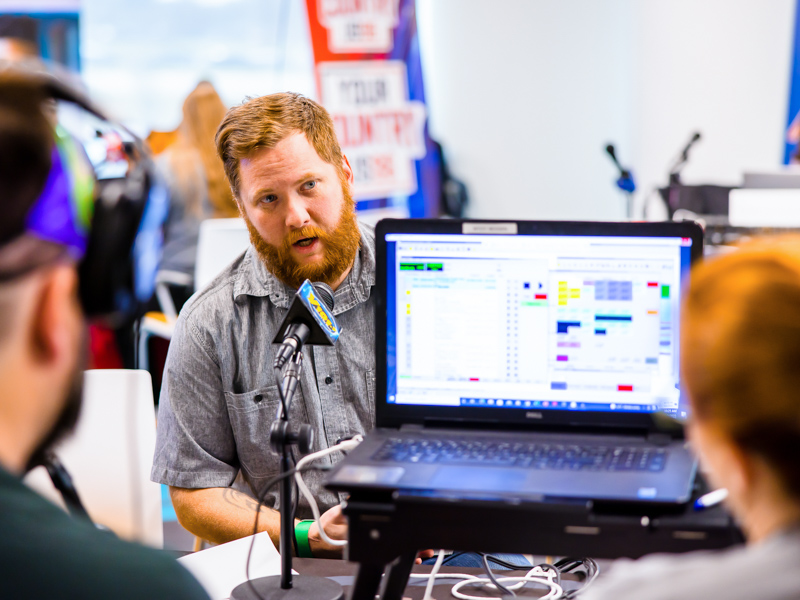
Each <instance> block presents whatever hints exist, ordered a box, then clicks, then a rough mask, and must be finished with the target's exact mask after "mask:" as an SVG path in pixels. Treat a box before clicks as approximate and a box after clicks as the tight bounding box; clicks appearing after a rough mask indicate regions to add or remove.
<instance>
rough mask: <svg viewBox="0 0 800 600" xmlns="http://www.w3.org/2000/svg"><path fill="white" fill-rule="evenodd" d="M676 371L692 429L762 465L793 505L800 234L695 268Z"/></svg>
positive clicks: (798, 420)
mask: <svg viewBox="0 0 800 600" xmlns="http://www.w3.org/2000/svg"><path fill="white" fill-rule="evenodd" d="M681 368H682V371H683V377H684V379H685V382H686V387H687V390H688V393H689V397H690V401H691V405H692V413H693V417H692V418H693V420H694V423H695V428H696V429H700V430H702V431H703V432H704V437H705V438H706V439H720V440H725V441H726V442H730V443H731V444H732V447H734V448H736V449H737V450H739V451H741V452H742V453H744V455H747V456H750V457H754V458H755V459H757V460H758V461H760V462H761V463H762V464H764V465H766V466H768V467H769V469H770V470H771V471H772V473H774V475H775V478H776V481H777V482H779V484H780V486H781V487H782V489H783V491H784V492H785V494H786V495H787V496H788V497H791V498H792V499H793V500H794V501H796V502H797V503H800V461H797V459H796V456H797V455H798V452H800V236H798V235H787V236H779V237H774V238H764V239H760V240H755V241H752V242H748V243H746V244H743V245H742V246H741V247H740V248H739V249H738V250H736V251H734V252H732V253H730V254H727V255H725V256H723V257H720V258H716V259H713V260H709V261H707V262H705V263H703V264H701V265H700V266H699V267H697V268H696V269H695V270H694V271H693V273H692V281H691V284H690V289H689V292H688V295H687V298H686V301H685V304H684V310H683V338H682V343H681ZM705 434H708V435H705Z"/></svg>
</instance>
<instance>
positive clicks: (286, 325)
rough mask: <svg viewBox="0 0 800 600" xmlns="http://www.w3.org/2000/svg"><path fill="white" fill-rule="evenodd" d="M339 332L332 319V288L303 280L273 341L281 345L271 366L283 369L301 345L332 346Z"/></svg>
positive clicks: (334, 320) (340, 331)
mask: <svg viewBox="0 0 800 600" xmlns="http://www.w3.org/2000/svg"><path fill="white" fill-rule="evenodd" d="M341 333H342V330H341V329H339V326H338V325H337V324H336V319H334V318H333V290H331V288H330V287H329V286H328V285H327V284H324V283H319V282H317V283H314V284H312V283H311V282H310V281H309V280H308V279H306V280H305V281H304V282H303V285H301V286H300V288H299V289H298V290H297V293H296V294H295V295H294V300H292V304H291V306H289V312H288V313H286V317H285V318H284V319H283V323H281V326H280V327H279V328H278V331H277V333H276V334H275V338H274V339H273V340H272V343H273V344H280V345H281V346H280V348H278V351H277V352H276V354H275V362H274V363H273V367H274V368H276V369H281V368H283V365H285V364H286V361H287V360H289V359H290V358H291V357H292V356H294V355H295V354H296V353H298V352H299V351H300V350H301V349H302V348H303V346H304V345H312V346H314V345H316V346H333V345H334V344H335V343H336V341H337V340H338V339H339V335H341Z"/></svg>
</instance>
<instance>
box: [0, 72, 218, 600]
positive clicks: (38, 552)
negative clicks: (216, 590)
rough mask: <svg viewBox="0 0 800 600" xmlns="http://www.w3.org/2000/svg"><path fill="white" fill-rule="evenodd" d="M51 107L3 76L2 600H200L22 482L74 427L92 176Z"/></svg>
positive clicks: (16, 79) (37, 88) (21, 81)
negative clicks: (81, 279) (80, 162)
mask: <svg viewBox="0 0 800 600" xmlns="http://www.w3.org/2000/svg"><path fill="white" fill-rule="evenodd" d="M47 104H48V99H47V97H46V94H45V92H44V89H43V86H42V85H41V83H40V82H38V81H34V80H33V79H31V78H29V77H27V76H24V75H20V74H13V73H10V72H2V73H0V507H2V510H1V511H0V531H2V544H0V596H2V597H4V598H75V599H77V598H130V599H134V598H185V599H190V598H207V596H206V595H205V593H204V591H203V590H202V588H201V587H200V585H199V584H198V583H197V582H196V581H195V580H194V579H193V578H192V577H191V575H190V574H189V573H188V572H187V571H186V570H185V569H183V567H181V566H180V565H179V564H178V563H177V562H175V560H174V559H173V558H172V557H170V556H168V555H167V554H164V553H161V552H158V551H156V550H152V549H146V548H143V547H140V546H137V545H135V544H131V543H127V542H123V541H120V540H118V539H117V538H116V537H114V536H113V534H110V533H108V532H102V531H100V530H98V529H97V528H95V527H94V526H93V525H92V524H91V523H89V522H88V521H83V520H79V519H74V518H71V517H69V516H68V515H67V514H65V513H64V512H63V511H62V510H61V509H59V508H57V507H56V506H54V505H53V504H51V503H50V502H48V501H46V500H44V499H43V498H41V497H40V496H38V495H37V494H36V493H34V492H33V491H31V490H30V489H28V488H27V487H25V486H24V485H23V483H22V482H21V478H22V476H23V474H24V473H25V472H26V471H27V470H28V468H29V467H31V466H34V465H37V464H40V462H41V461H42V458H43V456H44V454H45V453H46V451H47V450H48V448H50V447H51V446H52V445H54V444H55V443H56V442H57V441H59V440H60V439H61V438H62V437H63V436H64V435H66V434H68V433H69V432H70V431H71V430H72V429H73V427H74V425H75V423H76V421H77V419H78V415H79V412H80V406H81V384H82V379H83V373H82V370H83V365H84V360H85V356H84V354H85V351H86V324H85V321H84V315H83V311H82V308H81V303H80V301H79V296H78V269H77V267H78V262H79V261H80V259H81V256H82V255H83V252H85V249H86V246H85V244H86V238H87V235H88V232H87V227H88V218H89V217H88V215H90V214H91V209H92V204H93V197H92V196H91V185H81V182H82V183H83V184H85V183H86V182H85V181H83V178H84V177H85V176H86V174H87V173H88V177H91V170H90V168H89V165H88V162H86V163H85V164H84V166H85V168H86V170H85V171H84V170H81V169H79V168H77V167H76V163H75V161H76V159H77V158H78V157H79V155H80V149H79V148H77V147H75V146H71V144H74V142H72V141H71V139H70V138H68V137H67V136H65V135H64V134H63V133H60V132H59V133H57V132H56V129H55V127H54V124H53V123H52V122H51V121H50V120H49V119H48V116H47V114H46V110H48V109H46V108H45V107H46V106H47ZM48 112H49V111H48ZM76 181H77V183H76ZM64 182H67V185H64ZM70 182H71V186H70V185H69V183H70ZM86 190H89V192H88V193H86ZM68 215H69V216H68ZM98 452H102V448H98Z"/></svg>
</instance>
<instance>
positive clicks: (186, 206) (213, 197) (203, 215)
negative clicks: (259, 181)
mask: <svg viewBox="0 0 800 600" xmlns="http://www.w3.org/2000/svg"><path fill="white" fill-rule="evenodd" d="M226 112H227V108H226V107H225V104H224V103H223V102H222V99H221V98H220V97H219V94H218V93H217V91H216V90H215V89H214V86H213V85H211V83H209V82H208V81H201V82H200V83H199V84H198V85H197V87H195V89H194V90H192V92H191V93H190V94H189V95H188V96H187V97H186V100H185V101H184V103H183V120H182V121H181V124H180V126H179V127H178V129H177V130H176V132H175V135H174V142H172V143H171V144H170V145H169V146H168V147H167V148H166V149H165V150H163V152H162V153H161V154H160V159H159V166H160V171H161V173H162V175H163V177H164V179H165V181H166V183H167V186H168V188H169V191H170V216H169V220H168V222H167V228H166V232H165V240H164V257H163V261H162V264H161V270H162V271H168V272H173V273H174V272H177V273H181V274H183V275H185V276H186V277H185V279H184V281H185V283H186V285H185V287H186V289H185V291H184V292H180V291H178V292H174V293H173V296H176V298H175V300H176V308H177V309H180V306H181V305H182V304H183V301H185V300H186V298H188V295H189V294H191V293H192V292H193V291H194V285H193V274H194V265H195V258H196V255H197V234H198V230H199V227H200V222H201V221H202V220H204V219H208V218H212V217H214V218H227V217H238V216H239V210H238V208H237V207H236V203H235V202H234V200H233V197H232V195H231V190H230V187H229V186H228V183H227V181H226V180H225V173H224V171H223V169H222V161H220V159H219V157H218V156H217V153H216V149H215V147H214V134H215V133H216V131H217V127H218V126H219V124H220V123H221V122H222V118H223V117H224V116H225V113H226ZM168 137H169V136H166V135H165V134H158V133H154V134H151V136H150V138H149V139H150V140H152V141H153V142H155V145H159V144H162V145H163V144H164V141H165V140H168ZM180 279H181V278H177V280H180ZM176 282H177V281H176Z"/></svg>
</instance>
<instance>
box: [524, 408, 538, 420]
mask: <svg viewBox="0 0 800 600" xmlns="http://www.w3.org/2000/svg"><path fill="white" fill-rule="evenodd" d="M525 418H526V419H541V418H542V413H540V412H534V411H532V410H529V411H528V412H526V413H525Z"/></svg>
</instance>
